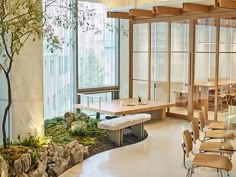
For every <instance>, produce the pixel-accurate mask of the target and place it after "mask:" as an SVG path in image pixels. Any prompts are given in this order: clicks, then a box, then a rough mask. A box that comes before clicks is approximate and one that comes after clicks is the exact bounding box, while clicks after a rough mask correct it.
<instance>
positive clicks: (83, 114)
mask: <svg viewBox="0 0 236 177" xmlns="http://www.w3.org/2000/svg"><path fill="white" fill-rule="evenodd" d="M78 119H79V120H80V119H90V117H89V116H88V115H87V114H85V113H83V112H81V113H80V115H79V117H78Z"/></svg>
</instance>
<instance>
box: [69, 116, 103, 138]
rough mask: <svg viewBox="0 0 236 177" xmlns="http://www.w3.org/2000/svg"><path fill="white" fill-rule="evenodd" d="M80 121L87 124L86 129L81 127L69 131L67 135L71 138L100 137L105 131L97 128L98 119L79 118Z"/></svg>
mask: <svg viewBox="0 0 236 177" xmlns="http://www.w3.org/2000/svg"><path fill="white" fill-rule="evenodd" d="M80 121H84V122H85V123H86V124H87V128H84V127H81V128H77V129H75V130H70V131H69V133H70V134H71V135H73V136H100V135H102V134H104V133H105V132H106V131H105V130H101V129H99V128H97V123H98V122H99V121H101V120H99V119H87V118H81V119H80Z"/></svg>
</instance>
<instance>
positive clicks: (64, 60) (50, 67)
mask: <svg viewBox="0 0 236 177" xmlns="http://www.w3.org/2000/svg"><path fill="white" fill-rule="evenodd" d="M68 2H69V1H66V0H60V3H61V4H62V5H64V6H67V5H69V3H68ZM48 12H49V13H51V15H53V14H54V15H55V16H58V15H60V14H61V12H60V11H58V8H57V7H54V6H52V7H50V9H48ZM68 13H69V12H68ZM67 15H68V17H69V16H70V14H67ZM47 20H49V21H50V19H47ZM51 24H53V23H51ZM54 32H55V34H56V35H57V36H59V37H60V39H63V42H64V43H62V44H61V50H56V51H54V52H53V53H52V52H50V51H49V50H48V49H47V46H48V43H47V41H46V39H45V40H44V41H43V45H44V52H43V62H44V83H43V87H44V117H45V118H52V117H55V116H61V115H64V113H65V112H67V111H72V110H73V94H74V92H73V86H74V84H73V67H72V66H73V49H72V45H68V44H69V43H70V42H71V39H72V35H73V29H71V28H68V29H65V28H63V27H59V26H58V25H55V26H54Z"/></svg>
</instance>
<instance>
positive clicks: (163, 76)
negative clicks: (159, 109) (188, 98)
mask: <svg viewBox="0 0 236 177" xmlns="http://www.w3.org/2000/svg"><path fill="white" fill-rule="evenodd" d="M168 72H169V71H168V23H167V22H159V23H152V27H151V98H152V99H155V100H159V101H168V94H169V93H168Z"/></svg>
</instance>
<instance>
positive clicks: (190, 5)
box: [183, 3, 210, 13]
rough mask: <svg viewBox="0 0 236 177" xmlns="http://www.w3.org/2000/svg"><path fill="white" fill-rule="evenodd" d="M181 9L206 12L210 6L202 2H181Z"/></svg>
mask: <svg viewBox="0 0 236 177" xmlns="http://www.w3.org/2000/svg"><path fill="white" fill-rule="evenodd" d="M183 10H184V11H187V12H201V13H207V12H209V11H210V8H209V6H206V5H202V4H194V3H183Z"/></svg>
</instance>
